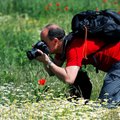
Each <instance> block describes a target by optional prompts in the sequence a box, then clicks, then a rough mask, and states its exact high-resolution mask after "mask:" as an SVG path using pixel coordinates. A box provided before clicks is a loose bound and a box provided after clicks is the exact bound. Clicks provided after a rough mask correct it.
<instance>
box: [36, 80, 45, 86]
mask: <svg viewBox="0 0 120 120" xmlns="http://www.w3.org/2000/svg"><path fill="white" fill-rule="evenodd" d="M45 83H46V80H45V79H40V80H38V84H39V85H45Z"/></svg>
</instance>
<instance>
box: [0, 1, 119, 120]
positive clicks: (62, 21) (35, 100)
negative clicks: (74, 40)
mask: <svg viewBox="0 0 120 120" xmlns="http://www.w3.org/2000/svg"><path fill="white" fill-rule="evenodd" d="M57 2H59V1H57V0H44V1H41V0H35V1H33V0H17V1H16V0H4V1H2V0H1V1H0V69H1V71H0V108H1V109H0V118H1V119H8V118H10V119H12V120H13V119H18V120H19V119H23V120H24V119H26V118H27V119H44V120H46V119H47V118H48V117H49V118H50V119H51V120H53V119H70V117H71V118H73V119H74V116H75V115H76V119H79V118H81V119H89V118H90V119H92V118H95V119H99V118H100V119H109V118H110V117H112V118H117V117H120V115H119V113H118V112H116V111H119V110H120V109H119V108H117V109H115V110H108V109H106V108H102V107H101V106H100V105H98V104H96V103H95V102H92V101H91V103H89V104H88V105H87V106H84V105H83V104H82V102H79V103H78V105H74V103H69V102H68V101H67V100H66V98H65V94H67V93H68V85H67V84H64V83H63V82H61V81H60V80H58V79H57V78H56V77H49V75H48V74H47V73H46V72H45V70H44V68H43V65H42V64H41V63H38V62H36V61H34V60H33V61H32V62H30V61H29V60H28V59H27V57H26V51H27V50H29V49H31V47H32V45H33V44H34V43H36V42H37V41H38V40H39V34H40V30H41V29H42V27H43V26H45V25H46V24H48V23H56V24H58V25H60V26H61V27H62V28H64V29H65V31H66V33H68V32H69V31H71V25H70V24H71V19H72V16H73V15H74V14H75V13H77V12H79V11H82V10H87V9H94V10H95V9H96V8H98V9H105V8H113V9H114V8H115V9H116V11H120V7H119V6H120V5H119V3H118V4H113V2H115V1H113V0H108V2H106V3H104V2H103V1H102V0H98V1H97V2H96V1H95V0H93V1H91V0H88V1H85V0H61V1H60V2H59V3H60V7H59V8H60V9H59V10H58V7H57V6H56V3H57ZM50 3H51V4H52V6H49V9H48V10H46V9H45V8H46V6H48V5H49V4H50ZM66 6H68V8H69V9H68V10H65V7H66ZM87 69H88V71H89V76H90V78H91V82H92V84H93V91H92V96H91V100H94V101H95V100H97V97H98V95H99V92H100V89H101V86H102V84H103V78H104V76H105V73H103V72H101V71H100V73H99V74H96V72H95V69H94V68H93V67H92V66H89V67H87ZM41 78H45V79H46V80H47V83H46V85H45V86H39V85H38V83H37V81H38V80H39V79H41ZM46 89H47V92H46ZM75 106H76V107H75ZM57 107H59V109H58V108H57ZM98 108H99V109H98ZM33 111H34V112H35V113H33ZM85 115H87V118H86V116H85ZM109 116H110V117H109ZM102 117H103V118H102Z"/></svg>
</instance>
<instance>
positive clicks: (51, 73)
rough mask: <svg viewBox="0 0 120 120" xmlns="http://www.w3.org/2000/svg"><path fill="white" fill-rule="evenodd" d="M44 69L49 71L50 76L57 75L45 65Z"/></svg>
mask: <svg viewBox="0 0 120 120" xmlns="http://www.w3.org/2000/svg"><path fill="white" fill-rule="evenodd" d="M44 68H45V70H46V71H47V73H48V74H49V76H54V75H55V74H54V73H53V72H52V71H51V70H50V68H47V65H45V64H44Z"/></svg>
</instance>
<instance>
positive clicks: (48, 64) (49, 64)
mask: <svg viewBox="0 0 120 120" xmlns="http://www.w3.org/2000/svg"><path fill="white" fill-rule="evenodd" d="M52 64H53V62H52V61H51V60H49V61H48V62H47V65H46V66H47V68H50V66H51V65H52Z"/></svg>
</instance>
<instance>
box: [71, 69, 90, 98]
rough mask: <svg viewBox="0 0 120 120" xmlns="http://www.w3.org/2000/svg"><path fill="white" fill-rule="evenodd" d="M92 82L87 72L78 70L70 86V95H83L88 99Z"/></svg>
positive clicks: (77, 96)
mask: <svg viewBox="0 0 120 120" xmlns="http://www.w3.org/2000/svg"><path fill="white" fill-rule="evenodd" d="M91 91H92V84H91V82H90V79H89V77H88V75H87V72H83V71H79V73H78V75H77V77H76V80H75V82H74V84H73V85H71V86H70V96H71V97H74V98H80V97H83V98H84V99H90V95H91Z"/></svg>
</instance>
